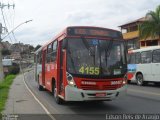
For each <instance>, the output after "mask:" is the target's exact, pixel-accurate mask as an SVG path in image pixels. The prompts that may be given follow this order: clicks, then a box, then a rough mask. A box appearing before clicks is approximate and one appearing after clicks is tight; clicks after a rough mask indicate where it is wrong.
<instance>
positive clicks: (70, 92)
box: [65, 85, 127, 101]
mask: <svg viewBox="0 0 160 120" xmlns="http://www.w3.org/2000/svg"><path fill="white" fill-rule="evenodd" d="M126 88H127V85H124V86H123V87H121V88H119V89H116V90H103V91H99V90H82V89H77V88H76V87H71V86H69V85H67V86H66V87H65V101H89V100H103V101H107V100H108V101H110V100H113V99H115V98H117V97H123V96H125V95H126ZM101 93H105V94H106V95H105V96H103V97H102V96H99V97H97V96H96V94H101Z"/></svg>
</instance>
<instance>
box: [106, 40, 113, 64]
mask: <svg viewBox="0 0 160 120" xmlns="http://www.w3.org/2000/svg"><path fill="white" fill-rule="evenodd" d="M112 45H113V39H112V40H110V41H109V43H108V46H107V49H106V50H105V58H106V66H107V62H108V57H109V56H110V53H111V47H112Z"/></svg>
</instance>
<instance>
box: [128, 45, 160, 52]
mask: <svg viewBox="0 0 160 120" xmlns="http://www.w3.org/2000/svg"><path fill="white" fill-rule="evenodd" d="M156 49H160V46H151V47H145V48H140V49H136V50H129V51H128V52H129V53H134V52H143V51H149V50H156Z"/></svg>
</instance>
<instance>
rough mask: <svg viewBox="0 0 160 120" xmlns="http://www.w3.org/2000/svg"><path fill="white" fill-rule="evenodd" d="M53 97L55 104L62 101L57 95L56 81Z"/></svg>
mask: <svg viewBox="0 0 160 120" xmlns="http://www.w3.org/2000/svg"><path fill="white" fill-rule="evenodd" d="M53 92H54V93H53V94H54V99H55V101H56V103H57V104H62V103H63V100H62V99H61V98H60V97H59V96H58V93H57V88H56V83H55V84H54V91H53Z"/></svg>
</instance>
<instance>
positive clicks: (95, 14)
mask: <svg viewBox="0 0 160 120" xmlns="http://www.w3.org/2000/svg"><path fill="white" fill-rule="evenodd" d="M0 2H1V3H4V4H8V3H9V4H11V5H12V4H13V3H14V4H15V8H14V9H13V8H12V7H10V8H9V9H8V7H4V8H3V14H4V18H5V23H6V26H7V29H8V31H11V30H13V29H14V28H15V27H17V26H18V25H20V24H21V25H20V26H19V27H18V28H16V29H15V30H14V35H13V34H10V35H9V37H6V38H5V39H4V40H3V41H9V42H12V43H15V42H19V41H20V42H21V43H24V44H31V45H34V46H36V45H38V44H40V45H43V44H44V43H45V42H47V41H49V40H50V39H52V38H53V37H54V36H56V35H57V34H58V33H59V32H61V31H62V30H63V29H64V28H65V27H67V26H74V25H78V26H98V27H105V28H111V29H116V30H120V28H119V27H118V26H120V25H122V24H125V23H127V22H130V21H134V20H136V19H138V18H141V17H143V16H145V14H146V13H147V12H149V11H151V10H155V8H156V7H157V6H158V5H160V0H0ZM0 15H1V16H0V22H1V23H2V24H3V26H4V27H5V24H4V20H3V16H2V13H1V14H0ZM27 20H33V21H32V22H28V23H27V24H26V23H24V22H25V21H27ZM23 23H24V24H23ZM5 35H6V34H5V33H4V34H2V38H3V37H4V36H5Z"/></svg>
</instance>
